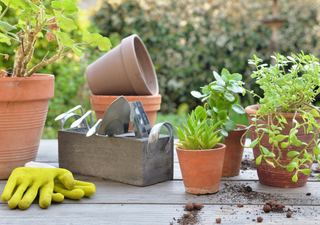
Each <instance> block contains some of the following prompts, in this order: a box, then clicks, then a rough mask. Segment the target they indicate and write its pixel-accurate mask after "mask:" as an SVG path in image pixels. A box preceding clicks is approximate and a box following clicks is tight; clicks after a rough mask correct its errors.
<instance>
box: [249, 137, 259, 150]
mask: <svg viewBox="0 0 320 225" xmlns="http://www.w3.org/2000/svg"><path fill="white" fill-rule="evenodd" d="M258 140H259V139H258V138H257V139H255V140H254V141H253V142H251V144H250V145H249V148H253V147H254V146H256V145H257V144H258Z"/></svg>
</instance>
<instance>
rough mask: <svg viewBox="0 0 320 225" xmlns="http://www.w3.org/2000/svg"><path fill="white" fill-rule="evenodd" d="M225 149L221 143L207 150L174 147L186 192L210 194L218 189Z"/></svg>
mask: <svg viewBox="0 0 320 225" xmlns="http://www.w3.org/2000/svg"><path fill="white" fill-rule="evenodd" d="M225 149H226V146H225V145H224V144H221V143H219V144H217V145H216V148H214V149H209V150H183V149H180V148H178V147H177V148H176V151H177V154H178V158H179V165H180V169H181V174H182V178H183V183H184V186H185V189H186V192H188V193H190V194H212V193H216V192H218V191H219V187H220V182H221V174H222V167H223V158H224V152H225Z"/></svg>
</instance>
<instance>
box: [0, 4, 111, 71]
mask: <svg viewBox="0 0 320 225" xmlns="http://www.w3.org/2000/svg"><path fill="white" fill-rule="evenodd" d="M1 2H3V3H4V4H5V5H6V8H5V9H3V10H2V8H0V10H1V11H2V13H1V15H0V42H2V43H6V44H7V45H11V42H17V43H18V47H17V49H16V50H15V51H14V53H15V56H14V65H13V67H12V68H7V69H3V70H1V71H0V77H30V76H31V75H32V74H34V73H35V72H36V71H37V70H38V69H40V68H42V67H44V66H46V65H48V64H51V63H53V62H55V61H57V60H58V59H60V58H62V57H64V56H66V55H68V54H69V53H71V52H73V53H74V54H75V55H77V56H78V57H81V56H82V54H83V53H84V51H85V47H87V46H98V47H99V49H100V50H101V51H106V50H110V47H111V43H110V41H109V39H108V38H106V37H102V36H101V35H100V34H98V33H93V34H91V33H89V32H87V31H85V32H83V33H82V37H83V41H82V42H78V43H77V42H75V40H73V39H71V38H70V37H69V36H68V33H69V32H71V31H72V30H76V29H77V26H76V25H75V23H74V21H73V20H72V19H71V18H70V16H72V15H74V14H76V13H78V12H79V9H78V7H77V6H76V4H75V3H74V2H72V1H69V0H63V1H52V2H51V7H52V8H53V13H54V15H50V14H47V13H46V7H45V6H44V4H43V1H42V0H39V1H38V0H33V1H31V0H1ZM9 8H11V9H15V10H17V12H18V18H19V22H18V24H15V25H13V24H10V23H8V22H6V21H4V20H3V18H4V16H5V14H6V12H7V11H8V9H9ZM41 38H46V39H47V41H48V42H50V44H52V45H56V46H57V48H56V52H54V53H50V52H47V53H46V55H45V56H44V57H43V59H42V60H41V62H40V63H38V64H36V65H35V66H33V67H31V68H29V63H30V61H31V60H32V58H33V56H34V54H35V48H36V43H37V40H39V39H41ZM49 53H50V54H49ZM0 55H2V56H4V58H5V59H8V57H9V55H8V54H3V53H0ZM49 55H50V57H48V56H49Z"/></svg>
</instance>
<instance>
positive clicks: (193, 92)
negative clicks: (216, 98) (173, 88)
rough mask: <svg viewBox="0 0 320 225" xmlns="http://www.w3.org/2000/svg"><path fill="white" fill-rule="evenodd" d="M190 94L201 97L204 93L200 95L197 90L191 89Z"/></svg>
mask: <svg viewBox="0 0 320 225" xmlns="http://www.w3.org/2000/svg"><path fill="white" fill-rule="evenodd" d="M190 94H191V95H192V96H193V97H195V98H202V97H204V96H205V95H202V94H201V93H200V92H199V91H191V92H190Z"/></svg>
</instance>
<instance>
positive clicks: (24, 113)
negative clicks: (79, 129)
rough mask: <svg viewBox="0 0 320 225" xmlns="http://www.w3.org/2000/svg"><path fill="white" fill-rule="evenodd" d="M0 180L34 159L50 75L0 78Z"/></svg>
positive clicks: (48, 95) (50, 93)
mask: <svg viewBox="0 0 320 225" xmlns="http://www.w3.org/2000/svg"><path fill="white" fill-rule="evenodd" d="M0 90H1V94H0V115H1V116H0V143H1V144H0V179H8V177H9V176H10V174H11V172H12V170H13V169H15V168H16V167H20V166H24V164H25V163H26V162H29V161H34V160H35V158H36V155H37V152H38V147H39V144H40V139H41V135H42V131H43V127H44V123H45V121H46V117H47V112H48V105H49V99H50V98H52V97H53V95H54V76H53V75H45V74H34V75H32V76H31V77H19V78H0Z"/></svg>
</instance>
